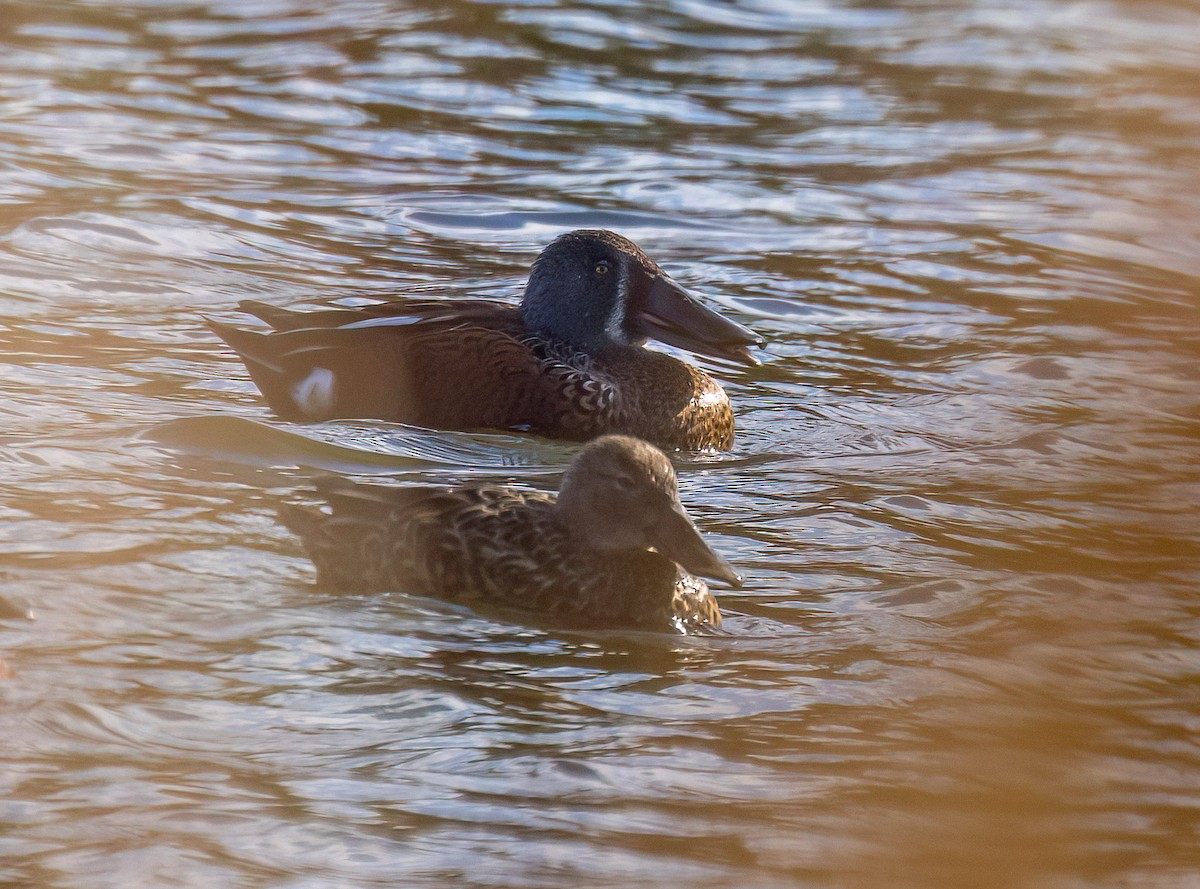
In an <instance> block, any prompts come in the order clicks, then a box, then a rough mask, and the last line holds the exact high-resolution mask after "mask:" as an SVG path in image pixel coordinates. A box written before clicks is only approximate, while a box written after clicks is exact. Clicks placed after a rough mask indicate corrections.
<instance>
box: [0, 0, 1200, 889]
mask: <svg viewBox="0 0 1200 889" xmlns="http://www.w3.org/2000/svg"><path fill="white" fill-rule="evenodd" d="M3 18H4V21H3V23H2V26H0V98H2V100H3V101H2V102H0V183H2V187H0V361H2V364H0V368H2V370H3V373H0V522H2V525H0V581H2V582H3V584H2V587H0V657H2V658H3V662H2V663H6V664H7V667H3V668H0V676H3V678H0V712H2V715H3V719H2V720H0V726H2V727H0V741H2V749H3V751H4V753H3V756H4V760H3V761H4V768H3V771H2V772H0V787H2V792H0V821H3V823H4V824H5V828H6V829H5V830H4V831H2V832H0V853H2V854H0V882H4V883H6V884H11V885H14V886H37V887H76V886H83V885H86V886H89V887H107V886H113V887H116V886H120V887H128V886H172V887H191V886H194V887H205V889H208V887H212V886H279V887H288V889H297V887H321V889H326V887H363V886H373V885H400V886H415V885H429V886H444V885H454V886H521V887H541V886H544V887H560V886H580V887H587V886H622V887H636V886H647V887H648V886H668V885H682V884H684V883H687V884H690V885H695V886H707V887H729V886H749V887H766V886H771V887H774V886H780V887H783V886H789V887H790V886H872V887H874V886H887V887H906V886H912V887H922V889H931V887H932V889H936V887H947V889H949V887H954V889H958V887H964V886H972V887H985V889H986V887H993V886H994V887H997V889H1000V887H1005V889H1009V887H1020V886H1036V887H1041V886H1051V887H1059V886H1063V887H1094V886H1119V887H1125V886H1128V887H1139V889H1141V887H1155V889H1157V887H1172V889H1174V887H1189V889H1190V887H1195V886H1196V885H1197V884H1196V874H1197V873H1198V872H1200V842H1198V841H1197V836H1198V835H1200V802H1198V800H1200V749H1198V747H1197V743H1196V740H1195V738H1196V734H1197V730H1198V729H1200V720H1198V717H1197V713H1198V712H1200V710H1198V706H1200V700H1198V694H1197V687H1198V686H1197V675H1198V674H1200V656H1198V655H1197V643H1196V640H1197V630H1198V627H1197V617H1198V610H1200V609H1198V608H1197V598H1196V588H1197V580H1198V579H1200V571H1198V568H1197V559H1198V557H1200V532H1198V531H1197V528H1200V521H1198V517H1197V503H1198V502H1200V460H1198V458H1197V438H1198V435H1197V433H1198V431H1200V311H1198V308H1197V306H1198V299H1200V283H1198V282H1200V258H1198V257H1200V192H1198V191H1197V189H1196V188H1195V170H1194V168H1195V157H1196V152H1197V148H1198V147H1200V97H1198V95H1197V93H1196V88H1195V87H1196V72H1197V70H1198V68H1200V42H1197V40H1196V35H1197V34H1200V9H1198V8H1197V7H1196V6H1195V4H1192V3H1189V2H1182V0H1180V2H1158V3H1141V2H1139V3H1131V2H1128V3H1125V2H1115V0H1114V2H1084V0H1078V2H1074V0H1073V2H1050V0H1040V2H1039V0H1027V2H1018V3H999V2H985V0H979V2H967V0H962V2H952V0H940V2H901V3H892V4H886V5H884V4H861V3H849V2H829V3H825V2H811V3H809V2H795V3H788V2H770V0H756V2H751V3H744V4H737V5H731V4H726V3H722V2H717V0H674V2H670V3H666V4H656V5H654V8H653V9H648V8H642V7H639V6H638V5H636V4H602V3H592V4H588V3H570V2H564V3H549V2H546V3H541V2H530V3H505V4H498V3H489V2H482V0H480V2H464V0H456V2H442V3H436V4H434V3H407V4H393V3H382V2H371V0H363V2H350V0H345V2H333V3H315V2H306V0H250V2H246V0H240V2H238V3H229V2H215V0H214V2H206V3H202V4H180V3H174V2H166V0H139V2H131V3H125V4H111V3H92V2H83V0H74V2H60V3H41V4H33V3H27V2H21V0H18V2H12V3H7V4H6V5H5V8H4V16H3ZM599 226H603V227H608V228H613V229H617V230H619V231H621V232H622V233H623V234H626V235H628V236H629V237H631V238H633V239H634V240H636V241H637V242H638V243H639V244H641V245H642V246H643V247H644V248H645V249H646V250H647V252H649V253H650V254H651V255H652V256H654V257H655V258H656V259H658V260H659V261H660V262H661V263H662V264H663V265H664V266H665V267H666V268H667V269H668V270H669V271H670V272H671V274H672V275H673V276H674V277H676V278H677V279H678V280H679V281H681V282H682V283H683V284H685V285H686V286H688V287H690V288H691V289H693V290H694V291H695V292H697V293H699V294H702V295H703V296H704V297H705V298H706V299H709V300H711V301H712V303H713V304H714V305H718V306H719V307H720V308H721V309H722V311H725V312H727V313H729V314H730V315H732V316H734V317H736V318H737V319H738V320H740V321H742V322H744V323H746V324H749V325H751V326H753V327H754V328H755V329H756V330H757V331H758V332H760V333H761V334H762V335H763V336H764V337H766V338H767V340H768V345H767V346H766V348H765V349H764V350H763V352H762V355H761V357H762V358H763V359H764V364H763V365H762V366H761V367H758V368H752V369H729V368H725V367H720V368H714V373H716V374H717V375H718V376H720V378H721V380H722V381H723V383H725V385H726V387H727V388H728V390H729V391H730V394H731V396H732V397H733V399H734V403H735V405H736V407H737V413H738V422H739V438H738V442H737V446H736V448H735V449H734V451H733V452H732V453H731V454H728V455H719V456H706V455H699V456H688V455H682V456H681V457H680V460H679V469H680V478H681V489H682V494H683V498H684V500H685V502H686V503H687V504H688V506H689V508H690V509H691V511H692V513H693V514H694V515H695V516H696V517H697V518H698V520H699V522H700V524H701V525H702V526H703V528H704V529H705V531H706V533H707V534H708V535H709V537H710V538H711V539H712V540H713V542H714V544H715V545H716V546H717V547H718V548H719V549H720V550H721V551H722V552H723V553H724V554H725V555H726V556H727V557H729V559H730V560H731V561H732V562H734V563H735V564H736V565H737V566H738V568H739V570H740V571H742V572H743V573H744V574H745V575H746V578H747V585H746V588H745V589H743V590H740V591H737V592H726V593H725V594H724V595H723V602H724V604H725V607H726V610H727V613H728V618H727V625H728V627H729V629H730V630H731V631H732V632H731V635H730V636H729V637H724V638H717V639H682V638H674V637H669V636H658V635H653V634H636V633H615V634H614V633H598V634H584V633H574V632H570V633H568V632H561V631H555V630H553V629H550V628H546V627H542V626H539V625H538V624H537V622H536V621H530V622H529V623H528V624H521V623H506V622H503V621H500V620H496V619H494V618H492V617H489V616H485V615H479V614H473V613H471V612H469V611H465V610H463V609H461V608H458V607H456V606H453V605H447V604H443V603H438V602H431V601H428V600H423V599H419V598H415V597H411V596H406V595H404V594H403V593H402V592H397V593H395V594H392V595H384V596H349V597H335V596H331V595H328V594H325V593H322V592H320V591H319V590H316V589H315V588H314V587H313V586H312V584H311V581H312V568H311V565H309V564H308V562H307V561H306V560H305V559H304V557H303V554H302V550H301V548H300V546H299V544H298V543H297V541H295V540H294V539H292V538H291V537H290V536H289V535H288V534H287V533H286V532H285V531H284V530H283V529H282V528H281V526H280V525H279V524H278V523H277V522H276V520H275V517H274V510H275V505H276V504H277V503H279V502H280V501H283V500H290V499H295V498H303V497H305V496H306V494H305V491H306V490H307V482H308V479H309V477H310V476H311V474H312V472H313V471H316V470H325V471H339V472H372V473H374V472H382V473H386V474H389V475H393V476H395V477H396V478H397V479H398V480H399V481H400V482H402V483H406V482H412V481H418V480H424V481H437V482H453V481H456V480H461V479H464V478H468V477H479V476H486V477H491V478H497V479H504V480H512V481H514V482H518V483H523V484H531V485H536V486H539V487H552V486H553V485H554V483H555V480H556V475H557V472H558V471H559V470H560V469H561V467H562V466H563V465H564V464H565V462H566V460H568V459H569V457H570V455H571V453H573V447H572V446H571V445H568V444H564V443H557V442H546V441H540V440H534V439H529V438H523V437H521V436H501V435H496V436H488V435H445V434H435V433H430V432H425V431H421V430H410V429H402V428H397V427H391V426H388V425H386V424H372V423H332V424H322V425H320V426H317V427H310V428H304V427H297V426H290V425H288V424H283V423H280V422H279V421H277V420H275V419H274V418H272V417H271V415H270V414H269V412H268V411H267V410H266V409H265V408H264V407H263V405H262V403H261V400H260V399H259V398H258V397H257V395H256V394H255V392H254V389H253V387H252V386H251V385H250V384H249V383H248V381H247V378H246V374H245V372H244V369H243V368H242V367H241V365H240V364H239V363H238V362H237V361H236V359H234V357H233V356H232V355H231V354H230V353H229V352H228V351H227V350H226V349H225V348H223V347H222V346H221V345H220V344H219V343H218V342H217V341H216V340H215V339H214V338H213V337H212V336H211V335H210V334H209V333H208V332H207V331H206V330H205V329H204V328H203V325H202V323H201V318H200V316H201V315H202V314H205V313H208V314H215V315H218V316H224V315H226V314H227V313H228V312H229V311H230V310H231V309H232V307H233V306H234V304H235V303H236V301H237V300H238V299H240V298H245V297H252V298H256V299H262V300H265V301H269V302H273V303H278V304H289V303H295V302H298V301H301V300H310V301H311V300H333V299H358V298H375V297H380V298H381V297H387V296H390V295H393V294H395V293H408V292H421V293H422V294H423V295H433V296H437V295H446V296H464V295H479V296H493V297H494V296H499V297H503V298H516V297H517V296H518V295H519V293H520V288H521V285H522V283H523V279H524V274H525V271H526V269H527V268H528V264H529V262H530V261H531V260H532V258H533V256H534V255H535V254H536V252H537V251H538V249H540V247H541V246H542V245H544V244H545V243H546V241H548V240H549V239H550V238H551V237H553V235H554V234H556V233H558V232H560V231H563V230H566V229H570V228H575V227H599ZM195 418H201V420H200V422H201V424H202V425H201V426H196V425H190V426H189V425H186V424H188V423H194V421H195ZM180 421H183V422H184V425H182V426H181V425H180V424H179V423H180ZM214 421H215V425H213V422H214ZM249 421H255V422H257V423H265V424H268V425H269V426H270V427H273V428H274V430H275V432H276V433H303V434H304V435H306V436H309V437H310V439H311V441H310V442H308V443H305V441H304V440H302V439H296V438H295V437H291V436H288V435H286V434H274V433H272V431H271V429H266V430H264V429H262V427H260V426H250V425H248V423H249ZM163 424H172V425H169V426H166V427H164V426H163ZM203 424H207V425H203ZM164 428H166V429H167V430H169V431H168V432H167V433H164V432H163V431H162V430H163V429H164ZM156 430H157V431H156ZM181 430H183V431H182V432H181ZM172 435H174V437H173V438H172V437H171V436H172ZM313 442H316V444H314V443H313ZM322 442H323V443H326V444H327V445H328V446H322V445H321V444H320V443H322ZM332 446H337V447H332ZM364 452H366V453H364ZM301 467H305V468H301Z"/></svg>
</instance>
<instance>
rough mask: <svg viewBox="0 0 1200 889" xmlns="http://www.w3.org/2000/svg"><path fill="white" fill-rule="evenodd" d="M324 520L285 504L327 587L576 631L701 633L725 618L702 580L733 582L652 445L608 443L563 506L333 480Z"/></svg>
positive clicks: (584, 455) (286, 519)
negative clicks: (496, 612)
mask: <svg viewBox="0 0 1200 889" xmlns="http://www.w3.org/2000/svg"><path fill="white" fill-rule="evenodd" d="M321 491H322V493H323V494H324V495H325V496H326V498H327V499H328V500H329V502H330V504H331V506H332V514H328V513H324V512H320V511H317V510H313V509H307V508H304V507H300V506H293V505H284V506H283V507H282V511H281V520H282V521H283V523H284V524H286V525H287V526H288V527H289V528H291V529H292V530H293V531H294V532H296V533H297V534H298V535H299V536H300V537H301V539H302V540H303V541H304V545H305V548H306V549H307V550H308V553H309V555H310V556H311V557H312V560H313V562H314V563H316V566H317V571H318V578H319V580H320V582H321V583H323V584H325V585H328V586H331V587H333V588H335V589H342V590H351V591H354V592H379V591H384V590H404V591H406V592H413V593H418V594H425V595H435V596H442V597H445V598H452V599H458V600H466V601H471V600H476V601H488V602H492V603H494V604H496V605H501V606H508V607H516V608H520V609H524V610H526V611H532V612H536V613H538V614H542V615H546V616H549V617H550V618H552V619H554V620H555V621H557V622H559V623H561V624H566V625H571V626H580V627H626V628H642V629H652V630H674V631H675V632H682V633H687V632H696V631H700V632H703V631H704V630H706V629H712V628H715V627H717V626H719V625H720V623H721V612H720V610H719V609H718V607H717V603H716V601H715V599H714V598H713V595H712V593H710V592H709V589H708V586H707V585H706V584H705V583H704V581H703V580H701V579H700V578H699V577H697V576H696V575H706V576H709V577H715V578H719V579H721V580H724V581H726V582H728V583H730V584H733V585H735V586H740V585H741V579H740V578H739V577H738V576H737V575H736V574H734V572H733V569H732V568H730V566H729V564H728V563H727V562H725V560H724V559H722V558H721V557H720V556H718V555H717V554H716V553H715V552H713V551H712V550H711V549H710V548H709V547H708V545H707V544H706V543H705V542H704V540H703V539H702V538H701V536H700V532H699V531H697V530H696V526H695V525H694V524H692V520H691V519H690V518H689V517H688V515H687V513H686V512H685V511H684V508H683V505H682V504H681V503H680V502H679V496H678V493H677V491H676V488H675V471H674V470H673V469H672V467H671V463H670V461H669V460H668V459H667V458H666V456H664V454H663V453H662V452H661V451H659V450H658V449H657V448H655V447H653V446H652V445H650V444H647V443H646V442H644V441H640V440H638V439H636V438H630V437H628V436H623V435H607V436H603V437H601V438H597V439H595V440H593V441H591V442H589V443H588V444H587V445H586V446H585V447H584V448H583V450H582V451H580V453H579V454H578V455H576V457H575V459H574V460H572V461H571V464H570V466H568V468H567V471H566V473H565V475H564V476H563V480H562V485H561V487H560V490H559V494H558V497H557V498H555V496H554V495H552V494H545V493H541V492H534V491H522V490H517V489H514V488H506V487H497V486H492V485H471V486H467V487H461V488H455V489H452V490H444V489H436V488H424V487H422V488H387V487H380V486H377V485H360V484H355V483H353V482H350V481H347V480H345V479H333V480H331V481H330V482H328V483H325V484H323V485H322V486H321Z"/></svg>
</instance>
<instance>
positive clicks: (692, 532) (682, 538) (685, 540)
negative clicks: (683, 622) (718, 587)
mask: <svg viewBox="0 0 1200 889" xmlns="http://www.w3.org/2000/svg"><path fill="white" fill-rule="evenodd" d="M660 518H661V521H660V522H659V525H658V527H657V528H656V529H655V535H654V536H655V540H654V548H655V549H657V550H658V551H659V552H660V553H662V554H663V555H664V556H666V557H667V558H669V559H671V560H673V561H676V562H678V563H679V564H680V565H682V566H683V567H684V568H686V569H687V570H688V571H690V572H691V573H692V574H698V575H700V576H702V577H713V578H716V579H717V580H723V581H725V582H726V583H728V584H729V585H730V586H735V587H740V586H741V585H742V579H741V578H740V577H738V575H737V574H736V573H735V572H734V570H733V568H732V567H731V566H730V564H729V563H728V562H726V561H725V560H724V559H722V558H721V557H720V556H718V555H717V554H716V553H715V552H713V550H712V548H711V547H709V545H708V544H707V543H705V542H704V538H703V537H701V536H700V531H699V530H698V529H697V528H696V526H695V525H694V524H693V523H692V520H691V518H689V517H688V514H687V513H686V512H684V511H683V507H682V506H680V505H679V504H674V505H672V506H671V507H670V508H669V509H666V510H664V511H663V512H662V513H661V515H660Z"/></svg>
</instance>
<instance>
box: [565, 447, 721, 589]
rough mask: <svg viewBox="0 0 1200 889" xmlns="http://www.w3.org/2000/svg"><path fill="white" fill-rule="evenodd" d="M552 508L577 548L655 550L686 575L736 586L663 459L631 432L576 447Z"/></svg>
mask: <svg viewBox="0 0 1200 889" xmlns="http://www.w3.org/2000/svg"><path fill="white" fill-rule="evenodd" d="M555 508H556V509H557V510H558V513H559V516H560V517H561V519H562V522H563V524H564V525H565V526H566V527H567V528H568V530H569V531H570V532H571V533H572V534H573V535H574V536H575V537H576V538H577V539H578V541H579V543H580V545H581V546H585V547H587V548H589V549H592V550H599V551H600V552H610V553H617V552H621V551H629V550H648V549H655V550H657V551H658V552H660V553H661V554H662V555H664V556H666V557H667V558H669V559H671V560H672V561H675V562H677V563H679V564H680V565H682V566H683V567H684V568H686V569H687V570H688V571H690V572H691V573H692V574H698V575H701V576H704V577H714V578H717V579H718V580H723V581H725V582H727V583H729V584H731V585H733V586H741V585H742V579H741V578H740V577H738V576H737V574H735V573H734V570H733V568H731V567H730V565H729V563H728V562H726V561H725V560H724V559H722V558H721V557H720V556H719V555H717V554H716V553H715V552H714V551H713V550H712V549H711V548H710V547H709V545H708V544H707V543H705V542H704V538H703V537H701V536H700V532H699V530H697V528H696V526H695V524H693V522H692V520H691V518H690V517H689V516H688V514H687V512H686V511H685V510H684V508H683V504H682V503H680V502H679V493H678V490H677V489H676V486H675V469H674V467H672V466H671V461H670V460H668V459H667V457H666V455H665V454H663V452H662V451H660V450H659V449H658V448H656V447H654V446H653V445H651V444H649V443H647V442H644V441H642V440H641V439H639V438H631V437H629V436H627V435H605V436H602V437H601V438H597V439H593V440H592V441H591V442H589V443H588V444H587V445H586V446H584V448H583V450H582V451H580V452H579V454H578V455H576V457H575V459H574V460H572V461H571V465H570V466H568V467H567V471H566V474H565V475H564V476H563V480H562V485H561V487H560V488H559V494H558V504H557V506H556V507H555Z"/></svg>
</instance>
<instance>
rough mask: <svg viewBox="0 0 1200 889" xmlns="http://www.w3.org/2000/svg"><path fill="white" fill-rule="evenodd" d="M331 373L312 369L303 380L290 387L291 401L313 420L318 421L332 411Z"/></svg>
mask: <svg viewBox="0 0 1200 889" xmlns="http://www.w3.org/2000/svg"><path fill="white" fill-rule="evenodd" d="M334 384H335V380H334V377H333V371H331V370H329V369H328V368H325V367H314V368H313V369H312V372H311V373H309V375H308V376H306V377H305V378H304V379H303V380H301V381H300V382H299V383H297V384H296V385H295V386H293V387H292V401H294V402H295V403H296V406H297V407H298V408H300V410H301V411H302V412H303V413H305V414H308V416H310V417H312V418H313V419H320V418H322V417H324V416H326V415H327V414H328V413H329V412H330V411H331V410H333V387H334Z"/></svg>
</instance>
